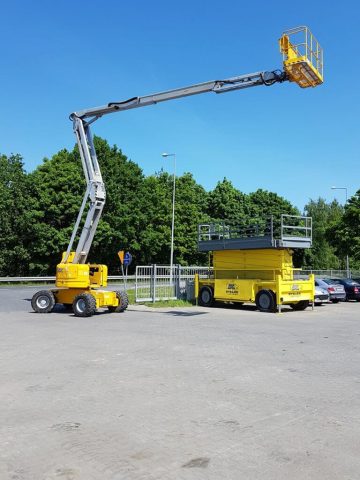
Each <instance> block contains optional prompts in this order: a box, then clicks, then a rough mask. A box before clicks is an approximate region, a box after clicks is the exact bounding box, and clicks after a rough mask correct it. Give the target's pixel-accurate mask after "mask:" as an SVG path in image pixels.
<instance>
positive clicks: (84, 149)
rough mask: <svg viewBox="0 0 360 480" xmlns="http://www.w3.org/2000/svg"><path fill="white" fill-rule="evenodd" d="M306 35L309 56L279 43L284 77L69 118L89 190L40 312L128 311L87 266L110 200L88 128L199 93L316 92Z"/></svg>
mask: <svg viewBox="0 0 360 480" xmlns="http://www.w3.org/2000/svg"><path fill="white" fill-rule="evenodd" d="M302 30H303V31H304V34H305V37H306V38H305V44H306V48H305V53H304V52H303V51H302V50H301V45H302V44H296V45H293V44H292V43H291V41H290V37H291V35H292V32H293V31H289V32H285V33H284V34H283V36H282V37H281V39H280V46H281V50H282V52H283V54H284V62H283V65H284V70H283V71H281V70H273V71H264V72H256V73H250V74H246V75H240V76H237V77H231V78H228V79H223V80H213V81H209V82H204V83H198V84H194V85H190V86H188V87H184V88H177V89H174V90H168V91H164V92H160V93H156V94H152V95H146V96H140V97H133V98H130V99H128V100H125V101H121V102H110V103H108V104H106V105H103V106H100V107H95V108H89V109H85V110H81V111H78V112H74V113H72V114H71V115H70V119H71V120H72V122H73V128H74V133H75V135H76V139H77V143H78V146H79V151H80V157H81V161H82V166H83V170H84V174H85V178H86V182H87V188H86V192H85V195H84V198H83V201H82V204H81V207H80V211H79V214H78V217H77V220H76V222H75V226H74V229H73V232H72V235H71V239H70V242H69V246H68V248H67V250H66V252H64V254H63V256H62V260H61V262H60V263H59V264H58V266H57V270H56V289H54V290H43V291H41V292H37V293H36V294H35V295H34V296H33V298H32V302H31V303H32V307H33V309H34V310H35V311H36V312H39V313H47V312H50V311H51V310H52V309H53V308H54V306H55V304H56V303H63V304H65V305H72V308H73V311H74V314H75V315H76V316H91V315H93V314H94V313H95V311H96V308H101V307H107V308H108V309H109V310H111V311H123V310H125V309H126V308H127V305H128V298H127V295H126V293H124V292H116V291H109V290H104V289H101V287H104V286H107V267H106V265H98V264H87V263H86V261H87V257H88V254H89V250H90V247H91V244H92V241H93V238H94V235H95V232H96V228H97V225H98V223H99V220H100V217H101V213H102V210H103V208H104V205H105V199H106V192H105V185H104V182H103V179H102V175H101V171H100V167H99V163H98V160H97V156H96V151H95V147H94V143H93V137H92V133H91V130H90V125H91V124H92V123H94V122H95V121H96V120H98V119H99V118H100V117H102V116H103V115H107V114H109V113H115V112H118V111H124V110H130V109H133V108H140V107H146V106H149V105H154V104H156V103H160V102H165V101H168V100H175V99H178V98H183V97H188V96H191V95H198V94H201V93H207V92H214V93H218V94H219V93H225V92H231V91H234V90H242V89H244V88H250V87H255V86H260V85H265V86H270V85H274V84H275V83H283V82H285V81H294V82H296V83H297V84H298V85H300V86H301V87H302V88H306V87H314V86H316V85H318V84H320V83H322V50H321V47H320V46H319V44H318V43H317V42H316V40H312V39H313V37H312V36H311V45H310V44H309V45H310V46H308V35H309V30H308V29H307V28H306V27H300V29H297V30H296V33H297V34H298V33H299V32H301V31H302ZM310 35H311V33H310ZM314 49H315V50H314ZM315 56H316V59H319V58H321V62H320V60H316V62H317V63H316V62H315V66H314V58H315ZM317 68H319V70H317ZM309 71H310V73H309ZM88 202H89V209H88V212H87V215H86V219H85V222H84V225H83V227H82V231H81V233H80V237H79V241H78V243H77V246H76V250H75V251H74V250H73V245H74V242H75V239H76V237H77V234H78V231H79V227H80V223H81V219H82V216H83V213H84V210H85V207H86V205H87V203H88Z"/></svg>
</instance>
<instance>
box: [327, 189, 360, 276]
mask: <svg viewBox="0 0 360 480" xmlns="http://www.w3.org/2000/svg"><path fill="white" fill-rule="evenodd" d="M327 240H328V241H329V242H330V243H331V245H332V246H333V247H334V249H335V252H336V253H337V255H339V256H340V258H342V259H344V258H345V257H346V255H349V264H350V268H352V269H356V270H359V269H360V190H358V191H357V192H356V193H355V195H354V196H353V197H351V198H350V200H349V201H348V203H347V204H346V205H345V209H344V214H343V215H342V216H339V217H338V218H336V219H335V220H334V222H332V224H331V225H329V227H328V229H327Z"/></svg>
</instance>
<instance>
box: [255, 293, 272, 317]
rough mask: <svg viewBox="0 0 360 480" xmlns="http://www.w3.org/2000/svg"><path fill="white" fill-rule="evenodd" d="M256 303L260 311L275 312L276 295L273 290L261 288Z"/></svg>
mask: <svg viewBox="0 0 360 480" xmlns="http://www.w3.org/2000/svg"><path fill="white" fill-rule="evenodd" d="M255 303H256V306H257V308H258V309H259V310H260V312H275V310H276V295H275V293H274V292H273V291H272V290H266V289H263V290H259V291H258V293H257V294H256V297H255Z"/></svg>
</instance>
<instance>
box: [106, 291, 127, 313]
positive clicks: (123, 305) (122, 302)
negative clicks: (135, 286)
mask: <svg viewBox="0 0 360 480" xmlns="http://www.w3.org/2000/svg"><path fill="white" fill-rule="evenodd" d="M115 293H116V296H117V298H118V299H119V305H118V306H117V307H108V309H109V312H115V313H120V312H124V311H125V310H126V309H127V307H128V306H129V297H128V294H127V293H126V292H120V291H117V292H115Z"/></svg>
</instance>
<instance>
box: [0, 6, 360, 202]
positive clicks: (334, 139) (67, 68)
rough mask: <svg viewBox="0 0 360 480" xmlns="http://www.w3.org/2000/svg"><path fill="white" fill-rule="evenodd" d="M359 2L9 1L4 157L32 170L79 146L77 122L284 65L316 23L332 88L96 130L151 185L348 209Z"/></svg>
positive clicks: (247, 95)
mask: <svg viewBox="0 0 360 480" xmlns="http://www.w3.org/2000/svg"><path fill="white" fill-rule="evenodd" d="M359 14H360V7H359V3H358V2H355V1H342V2H325V1H318V2H316V1H308V0H305V1H303V2H301V3H297V4H296V3H289V2H285V1H276V0H275V1H272V2H269V1H267V2H265V1H260V2H240V1H235V0H228V1H227V2H224V3H221V2H219V1H216V2H215V1H212V0H207V1H197V0H192V1H188V0H182V1H181V2H172V1H170V0H168V1H162V0H152V1H151V2H150V1H146V0H132V1H131V2H129V1H126V2H125V1H122V0H118V1H115V0H103V1H98V0H87V1H85V0H78V1H76V2H75V1H70V0H62V1H59V2H50V1H45V0H38V1H36V2H32V1H30V0H28V1H26V0H23V1H19V0H12V1H11V2H10V1H6V0H3V1H2V28H1V31H0V41H1V45H2V49H1V65H2V73H1V76H0V87H1V88H0V92H1V93H0V95H1V110H2V112H1V116H0V132H1V134H0V135H1V137H0V152H1V153H5V154H9V153H11V152H13V153H20V154H21V155H22V156H23V157H24V161H25V166H26V169H27V170H28V171H30V170H32V169H34V168H35V167H36V166H37V165H39V164H40V163H41V162H42V159H43V158H44V157H50V156H52V155H53V154H54V153H56V152H57V151H58V150H60V149H62V148H68V149H71V148H72V147H73V145H74V143H75V137H74V136H73V133H72V125H71V123H70V121H69V120H68V115H69V114H70V113H71V112H72V111H76V110H81V109H84V108H88V107H94V106H97V105H102V104H104V103H108V102H110V101H116V100H125V99H127V98H130V97H133V96H138V95H146V94H150V93H155V92H159V91H163V90H167V89H172V88H176V87H182V86H186V85H190V84H193V83H198V82H203V81H207V80H212V79H219V78H228V77H231V76H235V75H241V74H246V73H252V72H257V71H260V70H273V69H275V68H279V67H281V56H280V54H279V52H278V45H277V40H278V38H279V37H280V36H281V33H282V32H283V30H286V29H288V28H291V27H294V26H298V25H308V26H309V27H310V28H311V30H312V31H313V33H314V34H315V36H316V37H317V38H318V40H319V42H320V43H321V45H322V46H323V48H324V52H325V83H324V85H322V86H320V87H318V88H315V89H306V90H302V89H300V88H299V87H297V86H296V85H294V84H289V83H286V84H282V85H275V86H273V87H270V88H267V87H263V86H261V87H255V88H252V89H248V90H243V91H237V92H231V93H226V94H223V95H215V94H211V93H208V94H204V95H199V96H197V97H190V98H186V99H181V100H176V101H171V102H167V103H163V104H159V105H156V106H151V107H146V108H142V109H135V110H132V111H128V112H121V113H117V114H114V115H109V116H107V117H103V118H102V119H100V120H99V121H98V122H96V123H95V124H94V128H93V132H94V133H95V134H97V135H100V136H102V137H104V138H106V139H107V140H108V141H109V143H110V144H114V143H115V144H117V145H118V146H119V147H120V148H121V149H122V151H123V152H124V153H125V154H126V155H127V156H128V157H129V158H130V159H132V160H133V161H135V162H136V163H138V164H139V165H140V167H141V168H142V169H143V171H144V173H145V174H146V175H149V174H152V173H154V172H156V171H159V170H160V169H161V168H164V169H165V170H168V171H170V172H171V171H172V160H171V159H168V160H165V159H163V158H162V157H161V152H164V151H171V152H175V153H176V155H177V165H178V173H180V174H181V173H183V172H191V173H192V174H193V175H194V177H195V179H196V180H197V182H199V183H200V184H202V185H203V186H204V187H205V188H206V189H207V190H210V189H212V188H214V186H215V185H216V183H217V181H219V180H221V179H223V178H224V177H226V178H228V179H230V180H231V181H232V182H233V184H234V185H235V187H236V188H238V189H240V190H241V191H243V192H246V193H249V192H251V191H254V190H256V189H258V188H263V189H267V190H271V191H274V192H276V193H278V194H280V195H282V196H284V197H285V198H287V199H289V200H290V201H291V202H292V203H293V204H295V205H296V206H298V207H299V208H301V209H302V208H303V206H304V204H305V203H306V202H307V201H308V199H309V198H317V197H319V196H322V197H324V198H326V199H327V200H331V199H333V198H338V200H339V201H340V202H343V201H344V192H343V191H337V192H334V191H331V190H330V187H331V186H332V185H336V186H341V187H343V186H345V187H347V188H348V193H349V195H351V194H353V193H355V191H356V190H358V189H359V188H360V185H359V180H358V178H359V176H358V171H359V138H360V137H359V104H360V102H359V91H360V90H359V86H358V85H359V77H360V68H359V62H358V46H357V44H356V43H355V37H356V32H357V31H358V19H359Z"/></svg>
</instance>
